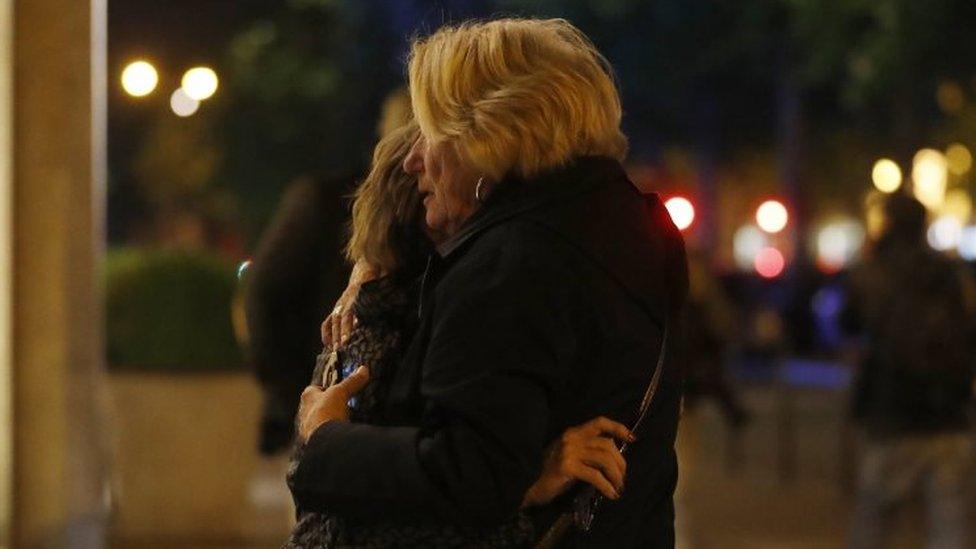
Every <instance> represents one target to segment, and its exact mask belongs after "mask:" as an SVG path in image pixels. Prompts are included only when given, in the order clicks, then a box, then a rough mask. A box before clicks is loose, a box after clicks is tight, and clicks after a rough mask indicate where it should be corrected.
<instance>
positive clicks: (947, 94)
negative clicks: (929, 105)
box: [935, 80, 966, 114]
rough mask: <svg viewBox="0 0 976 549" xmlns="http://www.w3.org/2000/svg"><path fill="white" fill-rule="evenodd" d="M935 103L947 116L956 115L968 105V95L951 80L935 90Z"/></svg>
mask: <svg viewBox="0 0 976 549" xmlns="http://www.w3.org/2000/svg"><path fill="white" fill-rule="evenodd" d="M935 101H936V102H937V103H938V104H939V108H940V109H942V112H944V113H946V114H956V113H958V112H959V111H961V110H962V108H963V107H964V106H965V105H966V94H965V93H964V92H963V90H962V86H960V85H959V84H957V83H956V82H953V81H951V80H946V81H945V82H942V83H941V84H939V87H938V88H937V89H936V90H935Z"/></svg>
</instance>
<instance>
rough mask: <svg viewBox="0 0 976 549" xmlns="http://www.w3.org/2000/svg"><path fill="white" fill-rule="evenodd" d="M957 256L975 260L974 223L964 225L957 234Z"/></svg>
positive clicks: (975, 236) (975, 232) (975, 239)
mask: <svg viewBox="0 0 976 549" xmlns="http://www.w3.org/2000/svg"><path fill="white" fill-rule="evenodd" d="M958 249H959V257H961V258H963V259H965V260H966V261H976V225H970V226H968V227H964V228H963V230H962V234H960V235H959V247H958Z"/></svg>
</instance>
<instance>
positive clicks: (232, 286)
mask: <svg viewBox="0 0 976 549" xmlns="http://www.w3.org/2000/svg"><path fill="white" fill-rule="evenodd" d="M105 283H106V287H105V294H106V323H107V326H106V339H107V346H108V349H107V352H108V364H109V368H110V369H113V370H154V371H171V372H172V371H213V370H228V369H239V368H241V367H243V365H244V360H243V356H242V353H241V350H240V348H239V347H238V345H237V342H236V341H235V339H234V331H233V327H232V323H231V303H232V301H233V298H234V293H235V291H236V287H237V277H236V273H235V269H234V266H233V265H231V264H229V263H227V262H226V261H223V260H221V259H218V258H215V257H213V256H211V255H206V254H203V253H198V252H186V251H170V250H144V249H120V250H113V251H110V252H109V254H108V258H107V265H106V278H105Z"/></svg>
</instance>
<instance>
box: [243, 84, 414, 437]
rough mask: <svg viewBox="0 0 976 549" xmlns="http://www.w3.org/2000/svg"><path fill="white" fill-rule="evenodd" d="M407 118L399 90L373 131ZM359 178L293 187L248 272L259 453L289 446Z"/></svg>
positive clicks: (336, 290) (338, 281) (345, 275)
mask: <svg viewBox="0 0 976 549" xmlns="http://www.w3.org/2000/svg"><path fill="white" fill-rule="evenodd" d="M411 117H412V114H411V112H410V97H409V95H408V94H407V91H406V88H398V89H396V90H394V91H393V92H392V93H391V94H390V95H389V96H388V97H387V98H386V100H385V101H384V103H383V106H382V109H381V115H380V120H379V123H378V125H377V132H378V133H379V134H380V136H383V135H385V134H386V133H388V132H390V131H392V130H394V129H396V128H398V127H400V126H401V125H403V124H404V123H406V122H407V121H408V120H409V119H410V118H411ZM359 177H360V176H359V175H358V174H344V175H333V176H328V177H322V176H313V177H305V178H302V179H299V180H298V181H296V182H295V183H292V184H291V185H290V186H289V187H288V189H287V190H286V192H285V196H284V198H283V199H282V201H281V204H280V205H279V206H278V210H277V212H276V213H275V217H274V220H273V221H272V223H271V225H270V226H269V227H268V229H267V230H266V232H265V233H264V235H263V236H262V238H261V241H260V242H259V243H258V247H257V251H256V252H255V254H254V257H253V258H252V263H251V267H250V268H249V269H248V274H247V279H248V280H247V283H246V289H245V305H244V306H245V310H246V313H247V327H248V336H249V340H250V349H251V353H252V359H253V362H254V368H255V372H256V374H257V377H258V382H259V383H260V384H261V388H262V391H263V392H264V411H263V414H262V419H261V426H260V437H259V448H260V451H261V453H262V454H265V455H270V454H274V453H276V452H278V451H281V450H285V449H287V448H290V443H291V440H292V438H293V436H294V427H295V426H294V421H295V413H296V412H297V411H298V401H299V398H300V397H301V394H302V390H304V389H305V387H306V386H307V385H308V382H309V379H311V377H312V370H313V369H314V368H315V357H316V355H318V354H319V352H320V351H321V350H322V341H321V331H320V325H321V323H322V320H323V319H324V318H325V317H326V316H327V315H328V313H329V310H330V308H331V307H332V305H333V304H334V303H335V302H336V300H337V299H338V298H339V295H340V294H342V292H343V290H344V289H345V288H346V282H347V281H348V280H349V271H350V266H349V264H348V262H347V261H346V259H345V254H344V253H343V250H344V248H345V246H346V241H347V237H348V234H347V233H348V231H347V227H348V224H349V219H350V212H349V196H350V195H351V193H352V191H353V190H354V188H355V185H356V182H357V180H358V178H359Z"/></svg>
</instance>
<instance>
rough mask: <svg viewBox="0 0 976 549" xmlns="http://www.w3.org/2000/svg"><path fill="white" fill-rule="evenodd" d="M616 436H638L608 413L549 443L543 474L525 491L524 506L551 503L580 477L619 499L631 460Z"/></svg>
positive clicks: (627, 438) (627, 439)
mask: <svg viewBox="0 0 976 549" xmlns="http://www.w3.org/2000/svg"><path fill="white" fill-rule="evenodd" d="M613 439H617V440H619V441H621V442H633V441H634V440H636V439H635V438H634V435H633V434H632V433H631V432H630V430H629V429H627V428H626V427H624V426H623V425H621V424H620V423H617V422H616V421H611V420H609V419H607V418H605V417H598V418H596V419H591V420H590V421H588V422H586V423H584V424H582V425H578V426H576V427H570V428H569V429H566V431H565V432H564V433H563V435H562V436H561V437H560V438H559V439H558V440H556V441H555V442H553V443H552V444H551V445H550V446H549V449H548V452H547V456H546V461H545V463H544V464H543V468H542V476H540V477H539V479H538V480H536V481H535V484H533V485H532V486H531V487H530V488H529V490H528V492H526V493H525V498H524V499H523V500H522V506H523V507H527V506H532V505H544V504H546V503H549V502H550V501H552V500H553V499H555V498H556V497H558V496H560V495H562V494H563V493H564V492H566V491H567V490H569V488H570V487H571V486H572V485H573V484H574V483H575V482H576V481H583V482H587V483H589V484H591V485H593V486H594V487H595V488H596V489H597V490H599V491H600V492H601V493H602V494H603V495H604V496H606V497H608V498H610V499H619V498H620V493H621V492H622V491H623V489H624V476H625V475H626V473H627V462H626V460H624V457H623V456H622V455H620V451H619V450H618V449H617V445H616V444H615V443H614V441H613Z"/></svg>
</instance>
